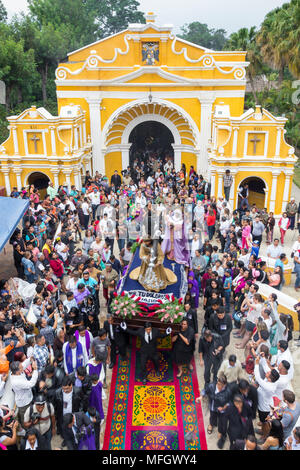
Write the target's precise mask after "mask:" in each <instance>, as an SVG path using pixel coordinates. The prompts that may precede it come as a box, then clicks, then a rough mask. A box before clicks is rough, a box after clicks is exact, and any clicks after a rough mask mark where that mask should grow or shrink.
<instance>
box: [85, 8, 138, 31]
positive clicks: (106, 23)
mask: <svg viewBox="0 0 300 470" xmlns="http://www.w3.org/2000/svg"><path fill="white" fill-rule="evenodd" d="M84 3H85V6H86V10H87V13H88V14H92V15H93V16H94V18H95V20H96V24H97V26H98V31H97V36H98V38H99V39H101V38H104V37H106V36H110V35H112V34H115V33H118V32H119V31H122V30H124V29H126V28H127V26H128V24H129V23H145V17H144V13H142V12H141V11H139V10H138V8H139V6H140V4H139V2H138V1H137V0H101V1H99V0H85V2H84Z"/></svg>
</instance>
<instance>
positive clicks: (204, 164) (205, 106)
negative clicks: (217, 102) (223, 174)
mask: <svg viewBox="0 0 300 470" xmlns="http://www.w3.org/2000/svg"><path fill="white" fill-rule="evenodd" d="M199 101H200V103H201V119H200V161H199V163H197V169H198V168H200V169H201V171H202V172H203V173H206V174H207V173H208V160H207V147H208V141H209V139H211V113H212V105H213V102H214V98H199Z"/></svg>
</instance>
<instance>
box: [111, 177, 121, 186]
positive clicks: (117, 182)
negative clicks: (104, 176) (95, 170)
mask: <svg viewBox="0 0 300 470" xmlns="http://www.w3.org/2000/svg"><path fill="white" fill-rule="evenodd" d="M110 184H111V185H114V186H115V188H119V187H120V186H121V184H122V181H121V176H120V175H115V174H113V175H112V177H111V179H110Z"/></svg>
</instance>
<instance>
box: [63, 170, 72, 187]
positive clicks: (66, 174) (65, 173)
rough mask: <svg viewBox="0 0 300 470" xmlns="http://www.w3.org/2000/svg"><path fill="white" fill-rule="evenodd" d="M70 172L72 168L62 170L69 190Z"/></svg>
mask: <svg viewBox="0 0 300 470" xmlns="http://www.w3.org/2000/svg"><path fill="white" fill-rule="evenodd" d="M71 173H72V170H63V174H64V175H65V177H66V183H67V186H68V190H69V191H70V190H71V178H70V176H71Z"/></svg>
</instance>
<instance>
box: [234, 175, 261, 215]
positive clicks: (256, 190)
mask: <svg viewBox="0 0 300 470" xmlns="http://www.w3.org/2000/svg"><path fill="white" fill-rule="evenodd" d="M244 184H248V190H249V198H248V202H249V205H250V206H252V204H256V207H257V208H258V209H264V207H266V203H265V195H266V189H267V188H266V184H265V182H264V181H263V180H262V179H261V178H258V177H255V176H249V178H245V179H244V180H243V181H242V183H241V184H240V186H241V185H244ZM240 202H241V201H240V198H239V205H240Z"/></svg>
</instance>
